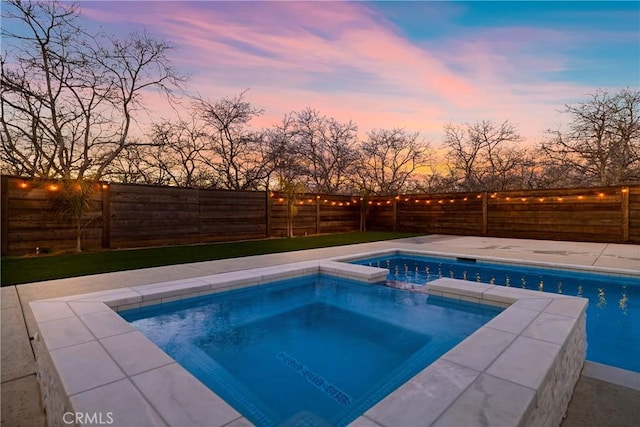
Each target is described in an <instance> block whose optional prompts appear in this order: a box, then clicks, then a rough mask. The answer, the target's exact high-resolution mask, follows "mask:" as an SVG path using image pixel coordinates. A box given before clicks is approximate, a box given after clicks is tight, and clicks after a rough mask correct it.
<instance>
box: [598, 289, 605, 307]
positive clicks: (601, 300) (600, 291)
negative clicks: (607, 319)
mask: <svg viewBox="0 0 640 427" xmlns="http://www.w3.org/2000/svg"><path fill="white" fill-rule="evenodd" d="M605 305H607V299H606V298H605V296H604V289H602V288H598V302H597V303H596V307H598V308H603V307H604V306H605Z"/></svg>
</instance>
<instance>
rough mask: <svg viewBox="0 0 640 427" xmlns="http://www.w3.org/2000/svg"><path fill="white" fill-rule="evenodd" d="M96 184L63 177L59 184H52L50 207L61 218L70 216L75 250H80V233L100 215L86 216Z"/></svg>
mask: <svg viewBox="0 0 640 427" xmlns="http://www.w3.org/2000/svg"><path fill="white" fill-rule="evenodd" d="M97 186H98V184H97V183H95V182H91V181H87V180H84V179H71V178H66V179H63V180H62V181H61V182H60V184H52V185H51V186H50V187H54V188H55V190H54V191H52V194H53V196H52V207H53V209H54V210H56V211H57V213H58V215H60V216H61V217H62V218H70V219H71V220H72V221H73V225H74V228H75V230H76V251H77V252H82V233H83V231H84V230H85V229H86V228H87V226H88V225H89V224H90V223H92V222H93V221H95V220H96V219H98V218H100V216H101V215H97V216H93V217H91V218H87V217H86V214H87V213H88V211H89V210H90V206H91V197H92V196H93V194H94V193H95V191H96V188H97Z"/></svg>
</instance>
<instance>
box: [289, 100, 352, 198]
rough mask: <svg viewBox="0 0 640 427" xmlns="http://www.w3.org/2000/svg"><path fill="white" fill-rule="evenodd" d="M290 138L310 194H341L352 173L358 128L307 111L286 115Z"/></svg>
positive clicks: (311, 110)
mask: <svg viewBox="0 0 640 427" xmlns="http://www.w3.org/2000/svg"><path fill="white" fill-rule="evenodd" d="M289 120H290V122H291V126H292V136H293V139H294V140H295V142H294V144H295V147H296V149H297V154H298V158H299V161H300V162H301V167H302V170H301V171H300V174H301V177H303V178H306V180H307V182H308V183H307V187H308V188H309V190H310V191H315V192H318V193H325V194H337V193H341V192H345V191H346V190H347V186H348V183H349V180H350V178H351V176H352V174H353V173H354V172H355V166H356V160H357V158H358V156H357V149H356V144H357V132H358V127H357V126H356V125H355V124H354V123H353V122H351V121H349V122H346V123H341V122H339V121H337V120H336V119H334V118H333V117H326V116H322V115H320V113H319V112H318V111H317V110H313V109H311V108H307V109H305V110H302V111H299V112H293V113H291V115H290V116H289Z"/></svg>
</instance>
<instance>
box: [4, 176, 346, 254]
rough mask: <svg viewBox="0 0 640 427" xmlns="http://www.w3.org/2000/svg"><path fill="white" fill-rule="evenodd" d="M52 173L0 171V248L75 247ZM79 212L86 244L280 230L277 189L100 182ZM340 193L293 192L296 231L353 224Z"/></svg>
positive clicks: (207, 238) (254, 235)
mask: <svg viewBox="0 0 640 427" xmlns="http://www.w3.org/2000/svg"><path fill="white" fill-rule="evenodd" d="M59 186H60V183H59V182H57V181H37V180H30V179H22V178H18V177H9V176H3V177H2V254H3V255H9V254H10V255H20V254H29V253H35V251H36V248H38V250H39V251H40V252H52V251H65V250H72V249H73V248H75V240H76V230H75V226H74V224H73V222H72V221H71V220H69V219H68V218H65V217H63V216H62V215H60V214H59V212H56V210H55V209H54V208H53V203H52V201H53V199H54V198H55V196H56V194H58V191H59ZM90 198H91V203H90V205H89V209H88V210H87V212H85V214H84V215H83V219H82V221H81V222H82V224H86V227H85V228H84V231H83V233H82V241H83V247H84V248H86V249H100V248H103V249H106V248H132V247H149V246H162V245H178V244H191V243H203V242H217V241H228V240H246V239H260V238H265V237H270V236H274V237H281V236H286V230H287V214H286V212H287V210H286V205H287V204H286V198H285V196H283V195H281V194H279V193H273V192H271V193H266V192H260V191H227V190H206V189H187V188H175V187H156V186H146V185H130V184H108V183H99V184H96V185H95V188H94V191H93V192H92V194H91V197H90ZM352 203H353V200H352V199H351V198H349V197H344V196H331V198H330V199H329V198H327V197H325V196H318V195H315V194H313V195H311V194H305V195H301V196H298V197H297V203H296V207H297V210H298V213H297V215H296V216H295V217H294V231H295V235H297V236H299V235H306V234H320V233H336V232H348V231H354V230H358V228H359V207H357V206H356V205H354V204H352Z"/></svg>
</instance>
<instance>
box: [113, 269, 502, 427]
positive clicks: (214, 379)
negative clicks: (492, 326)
mask: <svg viewBox="0 0 640 427" xmlns="http://www.w3.org/2000/svg"><path fill="white" fill-rule="evenodd" d="M501 311H502V309H500V308H498V307H492V306H486V305H482V304H463V303H459V302H452V301H451V300H448V299H446V298H437V297H433V296H431V297H428V296H427V295H425V294H419V293H411V292H406V291H401V290H397V289H393V288H389V287H385V286H376V285H370V284H364V283H362V282H358V281H355V280H348V279H344V278H337V277H332V276H328V275H323V274H316V275H310V276H305V277H301V278H295V279H288V280H280V281H277V282H274V283H271V284H266V285H261V286H259V287H250V288H243V289H239V290H233V291H227V292H224V293H218V294H214V295H211V296H207V297H204V298H199V299H197V300H195V299H194V300H184V301H180V302H176V303H169V304H162V305H161V306H150V307H147V308H142V309H138V310H133V311H123V312H120V314H121V315H122V316H123V317H124V318H125V319H126V320H127V321H129V322H130V323H131V324H132V325H133V326H135V327H136V328H137V329H139V330H140V331H142V332H143V333H144V334H145V335H146V336H147V337H148V338H150V339H151V340H152V341H153V342H154V343H155V344H156V345H158V346H159V347H160V348H162V349H163V350H165V351H166V352H167V353H168V354H169V355H170V356H171V357H172V358H173V359H175V360H176V361H177V362H179V363H180V364H181V365H183V366H184V367H185V368H186V369H187V370H188V371H190V372H191V373H192V374H193V375H195V376H196V377H197V378H198V379H200V380H201V381H202V382H203V383H204V384H205V385H207V386H208V387H209V388H210V389H211V390H213V391H214V392H215V393H216V394H218V395H219V396H220V397H222V398H223V399H224V400H225V401H227V402H228V403H229V404H231V405H232V406H233V407H235V408H236V409H237V410H238V411H239V412H241V413H242V414H243V415H245V416H246V417H247V418H248V419H249V420H250V421H252V422H253V423H255V424H257V425H261V426H270V425H280V424H283V423H284V424H287V423H291V424H292V425H294V424H295V425H346V424H348V423H349V422H351V421H353V420H354V419H356V418H357V417H358V416H360V415H361V414H362V413H364V412H365V411H366V410H367V409H368V408H370V407H371V406H373V405H374V404H375V403H377V402H378V401H380V400H381V399H383V398H384V397H385V396H386V395H388V394H389V393H390V392H392V391H393V390H395V389H396V388H397V387H398V386H400V385H401V384H403V383H404V382H406V381H407V380H408V379H410V378H412V377H413V376H415V375H416V374H417V373H418V372H420V371H422V370H423V369H424V368H425V367H426V366H428V365H429V364H431V363H432V362H434V361H435V360H437V359H438V358H439V357H440V356H442V355H443V354H444V353H446V352H447V351H448V350H450V349H451V348H453V347H454V346H456V345H457V344H458V343H460V342H461V341H463V340H464V339H465V338H466V337H467V336H469V335H471V334H472V333H473V332H474V331H476V330H477V329H478V328H479V327H481V326H482V325H483V324H485V323H486V322H488V321H489V320H491V319H492V318H494V317H495V316H496V315H497V314H499V313H500V312H501ZM301 423H302V424H301ZM304 423H309V424H304ZM323 423H325V424H323Z"/></svg>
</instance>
